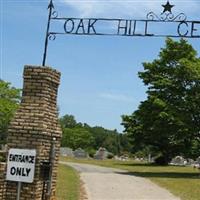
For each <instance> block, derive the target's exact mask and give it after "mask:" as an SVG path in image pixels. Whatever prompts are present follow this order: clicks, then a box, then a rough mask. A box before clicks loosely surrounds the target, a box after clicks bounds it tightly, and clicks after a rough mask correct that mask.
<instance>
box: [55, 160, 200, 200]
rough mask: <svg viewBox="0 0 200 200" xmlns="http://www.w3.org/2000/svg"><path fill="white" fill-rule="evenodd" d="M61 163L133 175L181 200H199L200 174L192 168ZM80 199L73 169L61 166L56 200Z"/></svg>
mask: <svg viewBox="0 0 200 200" xmlns="http://www.w3.org/2000/svg"><path fill="white" fill-rule="evenodd" d="M60 160H61V161H67V162H76V163H87V164H93V165H99V166H104V167H112V168H118V169H124V170H127V171H129V172H130V174H132V175H135V176H140V177H144V178H148V179H150V180H151V181H152V182H154V183H156V184H158V185H159V186H161V187H163V188H166V189H167V190H169V191H170V192H171V193H172V194H174V195H176V196H178V197H180V198H181V199H182V200H200V170H198V169H194V168H193V167H184V166H156V165H151V164H148V163H145V162H136V161H115V160H88V159H74V158H66V157H61V158H60ZM59 191H60V192H59ZM80 195H81V183H80V180H79V176H78V173H77V172H76V171H75V170H73V169H72V168H70V167H67V166H64V165H61V164H60V165H59V175H58V186H57V198H58V200H79V199H80Z"/></svg>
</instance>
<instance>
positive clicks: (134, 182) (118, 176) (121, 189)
mask: <svg viewBox="0 0 200 200" xmlns="http://www.w3.org/2000/svg"><path fill="white" fill-rule="evenodd" d="M60 163H61V164H67V165H69V166H71V167H73V168H74V169H76V170H77V171H78V172H79V173H80V177H81V180H82V181H83V182H84V186H85V190H86V193H87V199H88V200H180V198H178V197H175V196H174V195H172V194H171V193H170V192H169V191H167V190H166V189H163V188H161V187H159V186H157V185H156V184H154V183H153V182H151V181H150V180H148V179H146V178H142V177H137V176H133V175H130V174H129V173H128V172H127V171H125V170H118V169H113V168H106V167H99V166H95V165H89V164H77V163H71V162H60Z"/></svg>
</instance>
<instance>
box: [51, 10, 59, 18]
mask: <svg viewBox="0 0 200 200" xmlns="http://www.w3.org/2000/svg"><path fill="white" fill-rule="evenodd" d="M57 17H58V12H57V11H55V10H54V11H53V12H52V13H51V19H56V18H57Z"/></svg>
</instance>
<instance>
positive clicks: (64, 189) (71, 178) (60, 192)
mask: <svg viewBox="0 0 200 200" xmlns="http://www.w3.org/2000/svg"><path fill="white" fill-rule="evenodd" d="M79 194H80V181H79V175H78V173H77V172H76V171H75V170H74V169H72V168H71V167H69V166H66V165H61V164H60V165H59V167H58V182H57V186H56V197H57V200H78V199H79Z"/></svg>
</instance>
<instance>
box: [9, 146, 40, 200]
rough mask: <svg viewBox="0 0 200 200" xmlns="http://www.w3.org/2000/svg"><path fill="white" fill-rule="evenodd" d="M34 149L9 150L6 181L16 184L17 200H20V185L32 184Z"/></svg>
mask: <svg viewBox="0 0 200 200" xmlns="http://www.w3.org/2000/svg"><path fill="white" fill-rule="evenodd" d="M35 159H36V150H35V149H31V150H30V149H10V150H9V153H8V161H7V173H6V180H8V181H16V182H18V186H17V200H20V193H21V184H22V182H24V183H32V182H33V180H34V173H35Z"/></svg>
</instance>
